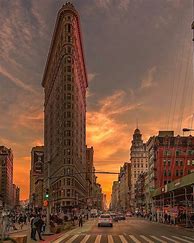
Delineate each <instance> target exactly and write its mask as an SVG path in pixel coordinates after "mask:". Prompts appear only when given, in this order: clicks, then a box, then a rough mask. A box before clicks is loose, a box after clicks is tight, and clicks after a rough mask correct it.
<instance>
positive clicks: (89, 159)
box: [86, 147, 95, 199]
mask: <svg viewBox="0 0 194 243" xmlns="http://www.w3.org/2000/svg"><path fill="white" fill-rule="evenodd" d="M93 156H94V149H93V147H91V148H88V147H87V148H86V181H87V198H88V199H90V198H91V197H92V189H93V177H94V176H95V175H94V170H93V169H94V161H93Z"/></svg>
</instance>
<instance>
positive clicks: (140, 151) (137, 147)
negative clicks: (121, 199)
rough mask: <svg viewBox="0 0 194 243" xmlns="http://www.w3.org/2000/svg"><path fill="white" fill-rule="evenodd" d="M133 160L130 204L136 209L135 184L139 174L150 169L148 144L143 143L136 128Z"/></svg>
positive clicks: (133, 142) (132, 149)
mask: <svg viewBox="0 0 194 243" xmlns="http://www.w3.org/2000/svg"><path fill="white" fill-rule="evenodd" d="M130 161H131V190H130V204H131V207H132V208H133V209H134V206H135V184H136V181H137V178H138V176H139V175H140V174H141V173H144V172H146V171H147V170H148V152H147V150H146V145H145V144H144V143H143V140H142V134H141V132H140V130H139V129H136V130H135V131H134V134H133V140H132V146H131V149H130Z"/></svg>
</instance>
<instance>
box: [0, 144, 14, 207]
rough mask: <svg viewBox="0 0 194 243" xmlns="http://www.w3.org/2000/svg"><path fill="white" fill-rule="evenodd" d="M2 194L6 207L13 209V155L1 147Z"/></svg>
mask: <svg viewBox="0 0 194 243" xmlns="http://www.w3.org/2000/svg"><path fill="white" fill-rule="evenodd" d="M0 194H1V195H2V201H3V203H4V204H5V206H7V207H9V208H12V207H13V153H12V150H11V149H8V148H6V147H5V146H0Z"/></svg>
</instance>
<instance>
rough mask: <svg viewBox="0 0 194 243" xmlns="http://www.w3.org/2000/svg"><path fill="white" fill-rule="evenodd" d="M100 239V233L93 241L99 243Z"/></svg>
mask: <svg viewBox="0 0 194 243" xmlns="http://www.w3.org/2000/svg"><path fill="white" fill-rule="evenodd" d="M100 240H101V235H97V237H96V240H95V243H100Z"/></svg>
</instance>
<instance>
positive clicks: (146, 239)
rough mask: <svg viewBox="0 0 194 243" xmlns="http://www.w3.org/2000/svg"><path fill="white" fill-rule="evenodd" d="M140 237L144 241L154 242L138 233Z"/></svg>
mask: <svg viewBox="0 0 194 243" xmlns="http://www.w3.org/2000/svg"><path fill="white" fill-rule="evenodd" d="M140 237H141V238H143V239H144V240H145V241H147V242H149V243H154V242H153V241H152V240H150V239H148V237H146V236H144V235H140Z"/></svg>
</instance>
